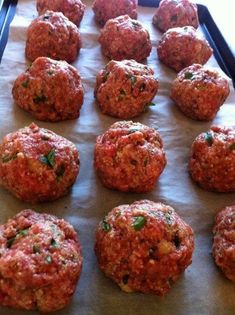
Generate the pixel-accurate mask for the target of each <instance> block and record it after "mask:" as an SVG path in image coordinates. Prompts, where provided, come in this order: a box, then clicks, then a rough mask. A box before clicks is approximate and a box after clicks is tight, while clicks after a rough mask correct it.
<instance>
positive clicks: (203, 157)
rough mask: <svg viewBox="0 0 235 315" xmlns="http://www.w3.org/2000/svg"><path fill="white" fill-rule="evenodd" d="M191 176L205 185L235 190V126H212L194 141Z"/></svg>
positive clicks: (215, 188)
mask: <svg viewBox="0 0 235 315" xmlns="http://www.w3.org/2000/svg"><path fill="white" fill-rule="evenodd" d="M189 172H190V175H191V176H192V179H193V180H194V181H195V182H196V183H198V184H199V185H200V186H201V187H202V188H204V189H207V190H212V191H218V192H232V191H233V192H234V191H235V130H234V128H232V127H231V128H230V127H223V126H213V127H211V129H210V130H209V131H208V132H204V133H201V134H200V135H199V136H198V137H197V138H196V139H195V141H194V142H193V145H192V148H191V157H190V161H189Z"/></svg>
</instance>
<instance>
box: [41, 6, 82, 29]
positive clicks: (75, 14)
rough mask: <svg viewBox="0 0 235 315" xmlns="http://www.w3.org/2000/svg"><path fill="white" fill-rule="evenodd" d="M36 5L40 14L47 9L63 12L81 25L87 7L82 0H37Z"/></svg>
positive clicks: (76, 23)
mask: <svg viewBox="0 0 235 315" xmlns="http://www.w3.org/2000/svg"><path fill="white" fill-rule="evenodd" d="M36 6H37V11H38V14H39V15H42V14H43V13H45V12H46V11H47V10H51V11H54V12H62V13H63V14H64V15H65V16H66V17H67V18H68V19H69V20H70V21H71V22H73V23H74V24H75V25H77V26H79V25H80V22H81V20H82V18H83V15H84V11H85V7H86V6H85V4H84V3H83V2H82V1H80V0H37V1H36Z"/></svg>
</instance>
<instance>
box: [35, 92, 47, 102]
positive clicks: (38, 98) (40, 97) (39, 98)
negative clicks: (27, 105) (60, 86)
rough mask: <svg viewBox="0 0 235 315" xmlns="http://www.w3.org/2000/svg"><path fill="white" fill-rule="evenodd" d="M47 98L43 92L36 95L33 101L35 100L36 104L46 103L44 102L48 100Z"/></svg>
mask: <svg viewBox="0 0 235 315" xmlns="http://www.w3.org/2000/svg"><path fill="white" fill-rule="evenodd" d="M46 100H47V97H46V96H45V95H43V94H41V95H36V96H35V97H34V98H33V102H34V103H35V104H40V103H44V102H46Z"/></svg>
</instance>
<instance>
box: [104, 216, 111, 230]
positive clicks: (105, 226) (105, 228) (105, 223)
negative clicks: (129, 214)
mask: <svg viewBox="0 0 235 315" xmlns="http://www.w3.org/2000/svg"><path fill="white" fill-rule="evenodd" d="M102 229H103V230H104V231H105V232H109V231H110V230H111V226H110V224H109V223H108V222H107V221H106V219H104V220H103V221H102Z"/></svg>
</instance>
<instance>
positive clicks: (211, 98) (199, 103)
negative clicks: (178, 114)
mask: <svg viewBox="0 0 235 315" xmlns="http://www.w3.org/2000/svg"><path fill="white" fill-rule="evenodd" d="M229 91H230V89H229V83H228V80H227V79H226V78H225V77H223V76H222V75H221V74H220V73H219V72H218V71H216V70H215V69H212V68H208V67H205V66H202V65H199V64H194V65H192V66H189V67H187V68H184V69H183V70H181V71H180V72H179V73H178V75H177V78H176V79H175V80H174V82H173V85H172V89H171V98H172V99H173V101H175V103H176V105H177V106H178V107H179V108H180V110H181V111H182V112H183V113H184V114H185V115H186V116H188V117H190V118H192V119H196V120H212V119H213V118H214V117H215V115H216V113H217V112H218V110H219V109H220V107H221V106H222V105H223V103H224V101H225V100H226V98H227V96H228V95H229Z"/></svg>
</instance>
